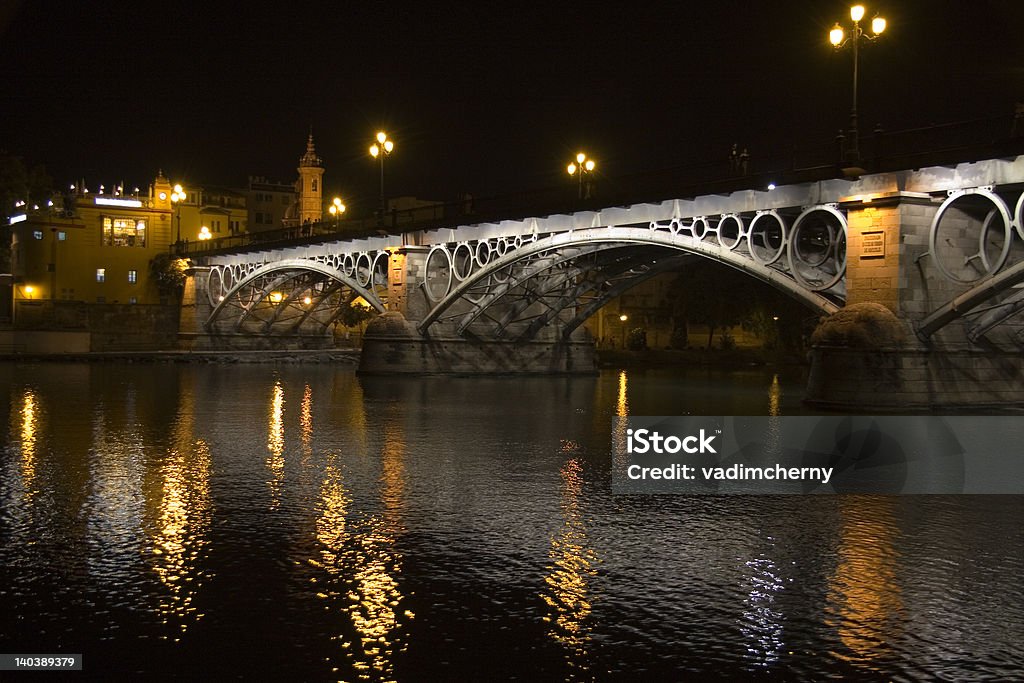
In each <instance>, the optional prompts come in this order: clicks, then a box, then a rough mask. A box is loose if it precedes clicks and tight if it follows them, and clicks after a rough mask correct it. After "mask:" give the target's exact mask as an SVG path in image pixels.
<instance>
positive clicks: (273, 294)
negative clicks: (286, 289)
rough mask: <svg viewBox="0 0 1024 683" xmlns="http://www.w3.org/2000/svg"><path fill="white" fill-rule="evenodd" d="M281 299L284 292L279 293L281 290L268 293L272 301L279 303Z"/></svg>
mask: <svg viewBox="0 0 1024 683" xmlns="http://www.w3.org/2000/svg"><path fill="white" fill-rule="evenodd" d="M283 299H284V294H281V292H271V293H270V301H271V302H272V303H275V304H279V303H281V301H282V300H283Z"/></svg>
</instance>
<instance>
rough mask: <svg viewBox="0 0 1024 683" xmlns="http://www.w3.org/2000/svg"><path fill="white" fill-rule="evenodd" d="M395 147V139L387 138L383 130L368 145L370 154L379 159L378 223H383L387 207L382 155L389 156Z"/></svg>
mask: <svg viewBox="0 0 1024 683" xmlns="http://www.w3.org/2000/svg"><path fill="white" fill-rule="evenodd" d="M394 149H395V141H394V140H391V139H390V138H388V134H387V133H385V132H384V131H379V132H378V133H377V137H376V142H374V143H373V144H372V145H370V156H371V157H373V158H374V159H380V220H379V221H378V224H379V225H383V224H384V211H385V209H386V208H387V207H386V205H385V204H384V157H386V156H390V154H391V152H393V151H394Z"/></svg>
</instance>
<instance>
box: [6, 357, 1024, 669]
mask: <svg viewBox="0 0 1024 683" xmlns="http://www.w3.org/2000/svg"><path fill="white" fill-rule="evenodd" d="M802 383H803V377H802V376H801V373H800V372H799V371H798V370H795V371H789V372H788V373H787V372H780V373H779V374H776V373H775V372H773V371H772V370H770V369H768V370H766V369H762V368H756V369H749V370H743V371H724V370H714V369H707V368H690V369H673V370H627V371H618V370H605V371H602V373H601V375H600V376H598V377H592V378H579V377H576V378H566V377H534V378H510V377H503V378H441V377H434V378H401V379H398V378H396V379H383V378H362V377H357V376H356V375H355V374H354V372H353V370H352V368H351V367H349V366H344V365H342V366H334V365H326V364H325V365H318V364H298V365H269V364H268V365H186V364H169V363H168V364H161V363H153V364H148V363H139V364H115V363H97V364H75V363H66V364H61V363H26V364H7V365H3V366H0V401H3V404H0V410H3V411H5V412H3V413H2V416H3V418H4V424H6V437H5V440H4V447H3V451H2V459H0V652H3V653H53V654H61V653H81V654H82V655H83V657H84V670H83V672H82V673H81V674H75V676H74V678H75V680H80V679H81V678H82V677H84V678H87V679H105V680H110V679H119V678H120V679H125V678H138V677H141V676H155V677H157V678H197V677H203V678H210V677H212V678H217V679H220V678H229V677H236V676H242V677H245V678H252V679H264V680H265V679H280V678H285V677H287V678H290V679H295V680H299V679H301V680H312V681H319V680H346V681H354V680H400V681H407V680H437V679H488V680H507V679H513V678H519V679H529V680H594V679H596V680H652V679H671V680H680V679H689V678H693V679H704V678H727V679H736V678H752V679H776V678H779V679H786V680H798V679H819V678H824V677H827V676H844V677H848V678H853V679H868V680H883V679H884V680H892V679H897V680H898V679H904V680H905V679H922V678H927V679H934V678H940V679H946V680H983V679H984V680H992V679H1011V678H1017V679H1019V678H1021V676H1022V675H1024V671H1022V664H1021V663H1022V662H1024V579H1022V576H1024V532H1022V524H1021V521H1022V518H1024V502H1022V500H1021V497H1020V496H894V497H887V496H853V495H843V496H839V495H833V496H749V497H743V496H720V497H714V496H616V495H613V494H612V493H611V476H610V464H611V455H610V447H611V425H612V420H613V417H614V416H615V415H624V414H634V415H645V414H649V415H681V414H687V413H695V414H712V415H791V414H801V413H805V412H807V411H806V408H804V407H803V406H802V405H801V403H800V396H801V393H802Z"/></svg>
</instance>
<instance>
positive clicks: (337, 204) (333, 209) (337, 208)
mask: <svg viewBox="0 0 1024 683" xmlns="http://www.w3.org/2000/svg"><path fill="white" fill-rule="evenodd" d="M346 208H347V207H346V206H345V204H344V203H342V201H341V197H335V198H334V199H333V200H331V206H330V207H329V208H328V209H327V210H328V211H330V213H331V215H332V216H334V224H335V226H337V224H338V220H340V219H341V214H343V213H345V209H346Z"/></svg>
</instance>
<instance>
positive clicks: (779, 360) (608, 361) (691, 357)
mask: <svg viewBox="0 0 1024 683" xmlns="http://www.w3.org/2000/svg"><path fill="white" fill-rule="evenodd" d="M597 365H598V367H599V368H645V367H673V366H687V365H708V366H717V367H731V368H738V367H747V366H760V365H794V366H795V365H808V360H807V358H806V357H804V356H800V355H797V354H793V353H789V354H787V353H780V352H777V351H768V350H765V349H731V350H728V351H722V350H718V349H712V350H710V351H709V350H706V349H678V350H677V349H643V350H639V351H629V350H623V349H600V350H598V352H597Z"/></svg>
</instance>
